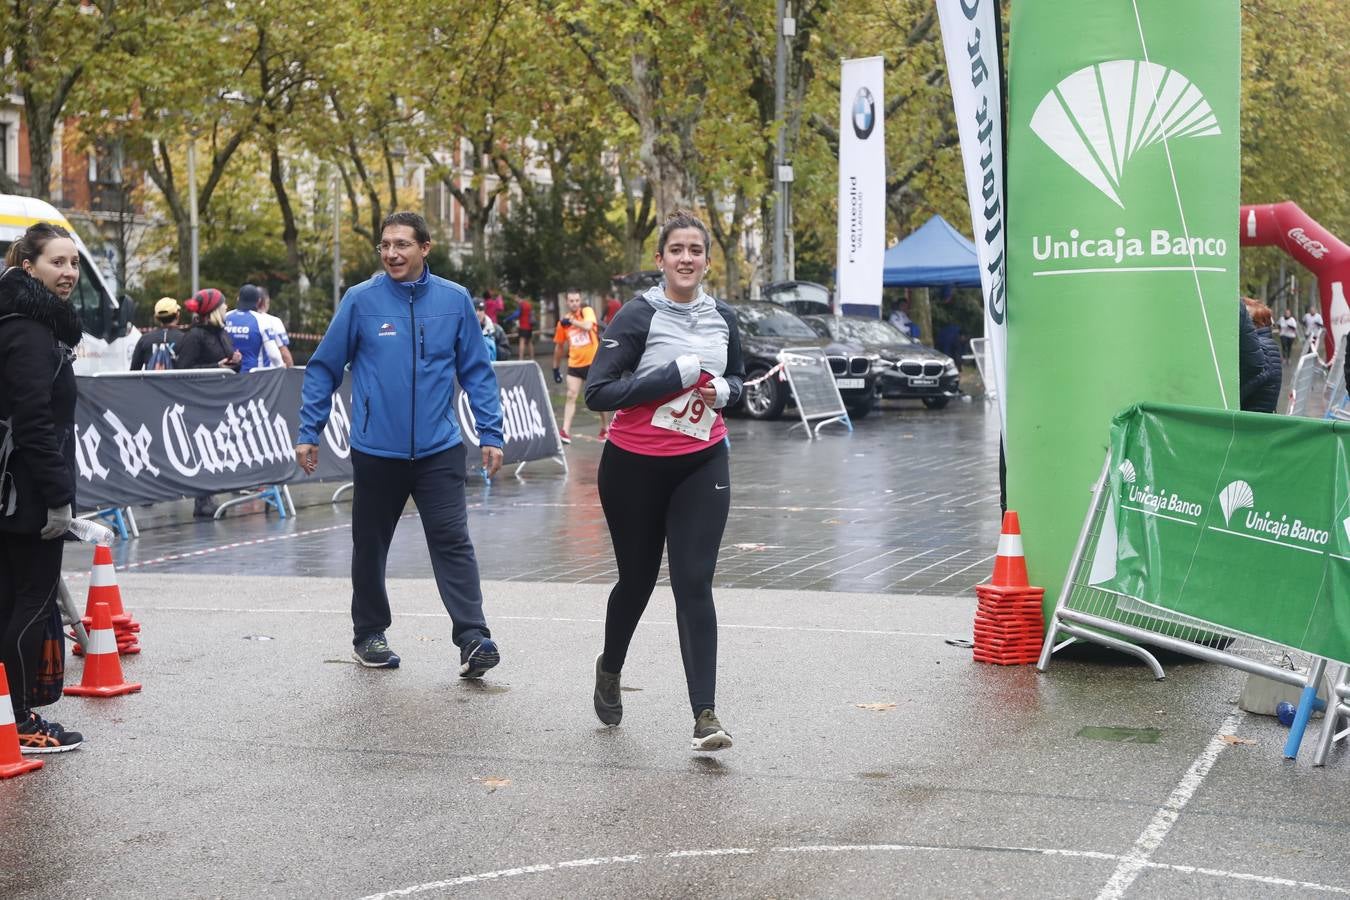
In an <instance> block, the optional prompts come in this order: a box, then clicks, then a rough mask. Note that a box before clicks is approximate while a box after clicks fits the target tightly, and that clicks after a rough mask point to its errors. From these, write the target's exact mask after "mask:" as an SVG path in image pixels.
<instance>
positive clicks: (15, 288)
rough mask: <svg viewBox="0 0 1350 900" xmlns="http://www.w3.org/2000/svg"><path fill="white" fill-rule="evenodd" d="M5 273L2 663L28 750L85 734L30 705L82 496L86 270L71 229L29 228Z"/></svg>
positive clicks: (0, 318)
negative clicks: (78, 410)
mask: <svg viewBox="0 0 1350 900" xmlns="http://www.w3.org/2000/svg"><path fill="white" fill-rule="evenodd" d="M5 263H6V265H7V266H8V268H6V269H5V271H4V273H3V274H0V661H3V662H4V665H5V673H6V675H8V676H9V699H10V703H11V704H12V705H13V707H14V720H15V723H16V724H17V726H18V732H19V747H20V749H21V750H22V751H23V752H24V753H60V752H63V751H66V750H74V749H75V748H76V747H79V746H80V744H81V742H82V741H83V738H82V737H81V736H80V735H79V734H78V733H76V732H73V731H66V730H65V729H64V728H62V727H61V726H60V725H58V724H56V723H55V722H47V721H44V720H43V719H42V717H41V716H39V715H38V714H37V713H36V712H34V711H33V710H32V709H31V708H30V707H29V703H30V702H31V700H32V696H31V692H32V691H33V688H34V685H35V683H36V679H37V676H38V672H39V667H40V665H41V662H42V658H41V657H42V643H43V638H44V637H45V633H46V626H47V623H48V622H49V621H51V619H52V616H53V614H54V611H55V608H56V597H57V589H58V585H59V584H60V580H61V548H62V538H64V537H65V534H66V530H67V529H68V528H69V527H70V522H71V515H72V510H73V507H74V503H75V392H76V386H75V371H74V369H73V367H72V363H73V362H74V359H75V351H74V347H75V345H76V344H78V343H79V342H80V337H81V334H82V331H81V328H80V318H79V315H78V314H77V313H76V311H75V309H74V307H72V306H71V305H70V302H69V300H70V295H71V293H72V292H73V291H74V290H75V282H76V281H77V280H78V279H79V276H80V260H79V254H78V252H77V250H76V248H75V242H74V240H72V239H71V237H70V233H69V232H67V231H66V230H65V229H64V228H60V227H57V226H54V225H48V224H45V223H44V224H39V225H34V226H33V227H31V228H29V229H28V230H27V231H26V232H25V233H24V234H23V235H22V236H21V237H20V238H19V239H18V240H16V241H15V242H14V243H13V244H11V245H10V248H9V252H8V253H7V254H6V256H5Z"/></svg>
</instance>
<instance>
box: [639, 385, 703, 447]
mask: <svg viewBox="0 0 1350 900" xmlns="http://www.w3.org/2000/svg"><path fill="white" fill-rule="evenodd" d="M716 419H717V412H716V411H715V410H712V409H709V408H708V405H707V404H706V403H704V402H703V398H702V397H701V396H700V395H699V392H698V389H697V388H695V389H694V390H692V391H690V392H689V393H687V394H681V395H680V396H678V397H676V398H675V399H674V400H671V401H670V402H669V403H663V404H661V405H660V406H658V407H657V408H656V412H654V413H653V414H652V425H654V426H656V427H657V428H664V429H666V430H667V431H678V432H679V433H680V434H687V435H689V437H692V438H698V439H699V440H701V441H706V440H707V439H708V436H709V435H711V434H712V427H713V422H714V421H715V420H716Z"/></svg>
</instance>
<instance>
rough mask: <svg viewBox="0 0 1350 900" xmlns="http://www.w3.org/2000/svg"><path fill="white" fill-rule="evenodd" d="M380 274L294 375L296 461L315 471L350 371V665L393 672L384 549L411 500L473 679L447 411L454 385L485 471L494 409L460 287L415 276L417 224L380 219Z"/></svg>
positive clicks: (496, 427)
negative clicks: (465, 404)
mask: <svg viewBox="0 0 1350 900" xmlns="http://www.w3.org/2000/svg"><path fill="white" fill-rule="evenodd" d="M376 249H378V250H379V252H380V261H381V262H382V263H383V264H384V271H385V274H383V275H376V276H375V277H374V278H372V279H370V280H369V281H367V282H364V283H362V284H358V285H357V286H356V287H353V288H351V289H350V290H349V291H347V294H346V296H345V297H343V298H342V305H341V307H339V309H338V312H337V315H336V316H335V317H334V318H333V322H332V324H331V325H329V326H328V332H327V333H326V334H325V335H324V336H323V340H322V341H321V342H320V343H319V348H318V349H317V350H315V351H314V356H313V357H311V358H310V361H309V364H308V365H307V366H306V367H305V386H304V390H303V394H302V406H301V409H300V436H299V442H298V443H297V444H296V447H295V456H296V461H297V462H298V463H299V464H300V467H301V468H302V469H304V471H305V473H306V474H311V473H313V471H314V468H315V466H316V465H318V461H319V447H318V444H319V433H320V432H321V431H322V430H323V427H324V425H325V424H326V423H327V421H328V414H329V412H330V411H331V409H332V405H333V392H334V391H336V390H337V388H338V386H339V385H340V384H341V383H342V374H343V369H344V368H345V367H346V366H347V365H348V364H350V365H351V370H352V431H351V444H352V470H353V480H354V481H355V483H356V485H355V492H354V494H353V496H352V548H353V552H352V625H353V630H354V632H355V637H354V640H353V642H352V643H353V646H354V648H355V649H354V651H353V655H354V656H355V657H356V660H357V661H358V662H359V663H361V665H363V666H369V667H371V668H389V669H392V668H397V667H398V664H399V658H398V655H397V654H395V653H394V652H393V651H392V650H390V649H389V644H388V642H387V641H386V639H385V635H384V633H385V630H386V629H388V628H389V626H390V624H391V622H392V619H391V618H390V614H389V596H388V594H386V593H385V584H384V576H385V564H386V561H387V560H388V557H389V543H390V541H391V540H393V537H394V528H395V526H396V525H397V524H398V520H399V517H400V516H401V515H402V514H403V508H404V506H405V505H407V502H408V498H409V497H410V496H411V497H412V498H413V499H414V500H415V501H416V502H417V510H418V513H419V515H420V516H421V519H422V530H423V532H425V534H426V539H427V549H428V550H429V551H430V552H431V567H432V570H433V571H434V572H435V573H436V586H437V588H438V589H439V590H440V594H441V601H442V602H443V603H445V608H446V611H447V612H449V613H450V620H451V622H452V623H453V626H454V632H453V633H454V640H455V644H456V645H457V646H458V647H459V661H460V665H459V674H460V677H462V678H478V677H480V676H481V675H482V674H483V673H484V672H486V671H487V670H488V669H490V668H492V667H493V666H495V665H496V664H497V662H498V660H499V655H498V651H497V644H496V642H494V641H493V640H492V635H491V633H490V632H489V631H488V627H487V622H486V621H485V620H484V618H483V594H482V589H481V586H480V585H479V581H478V561H477V559H476V558H475V557H474V551H473V543H472V542H471V541H470V540H469V529H468V513H467V510H466V508H465V502H464V480H465V475H466V471H467V459H466V455H465V454H466V452H467V451H466V450H465V447H464V442H463V438H462V436H461V435H460V431H459V426H458V424H457V423H456V422H457V420H456V417H455V411H454V409H453V408H452V407H451V403H452V396H453V392H452V386H451V383H452V380H453V379H455V378H458V379H459V384H460V387H461V388H463V390H464V392H465V393H466V394H467V395H468V398H469V403H470V406H471V407H472V410H473V416H474V421H475V422H477V425H478V441H477V443H478V445H479V446H480V447H481V448H482V455H483V470H484V472H486V474H487V475H488V476H489V477H491V476H492V475H493V474H495V473H496V471H497V470H498V469H499V468H500V467H501V464H502V411H501V395H500V394H499V392H498V389H497V378H496V376H495V375H494V374H493V372H492V363H491V362H489V360H488V355H487V350H486V348H485V347H484V346H483V335H482V332H481V331H480V330H479V328H478V320H477V317H476V316H475V315H474V311H473V302H472V301H471V299H470V298H469V294H468V292H467V291H465V290H464V288H462V287H460V286H459V285H457V284H455V283H454V282H451V281H446V280H445V279H444V278H437V277H436V276H435V275H432V274H431V271H430V270H429V269H427V267H426V257H427V253H428V252H430V250H431V235H430V233H429V232H428V231H427V223H426V221H425V220H424V219H423V218H422V217H421V216H419V215H417V214H416V213H411V212H396V213H393V214H391V215H390V216H389V217H388V218H386V219H385V220H384V227H383V228H381V235H380V243H379V244H378V245H377V248H376Z"/></svg>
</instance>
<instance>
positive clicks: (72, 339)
mask: <svg viewBox="0 0 1350 900" xmlns="http://www.w3.org/2000/svg"><path fill="white" fill-rule="evenodd" d="M7 315H20V316H23V317H24V318H25V319H32V320H33V321H34V322H38V323H39V324H42V325H46V326H47V327H48V328H50V329H51V330H52V333H53V334H55V335H56V339H57V340H59V341H60V342H61V343H63V344H65V345H66V346H67V347H74V346H75V345H76V344H78V343H79V342H80V338H81V337H83V336H84V330H83V329H82V328H81V327H80V314H79V313H77V312H76V311H75V307H74V306H72V305H71V304H70V303H68V302H66V301H65V300H62V299H61V298H60V297H58V296H56V295H55V294H53V293H52V292H51V291H49V290H47V286H46V285H44V284H43V283H42V282H40V281H38V280H37V279H36V278H34V277H33V276H31V275H29V274H28V273H27V272H25V271H24V270H23V269H21V268H19V267H18V266H14V267H12V268H9V269H6V270H5V272H4V274H3V275H0V316H7Z"/></svg>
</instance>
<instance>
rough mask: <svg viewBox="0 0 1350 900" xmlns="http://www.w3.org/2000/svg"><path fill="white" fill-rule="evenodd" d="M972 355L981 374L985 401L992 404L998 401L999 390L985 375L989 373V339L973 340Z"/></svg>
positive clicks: (971, 345)
mask: <svg viewBox="0 0 1350 900" xmlns="http://www.w3.org/2000/svg"><path fill="white" fill-rule="evenodd" d="M970 355H971V356H973V357H974V358H975V370H976V371H977V372H979V373H980V383H981V384H983V385H984V399H985V402H986V403H992V402H994V401H996V400H998V388H997V387H995V386H994V383H993V382H992V381H990V380H989V376H988V375H986V374H985V373H986V372H988V371H989V369H990V366H989V365H988V363H989V339H988V338H971V339H970Z"/></svg>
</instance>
